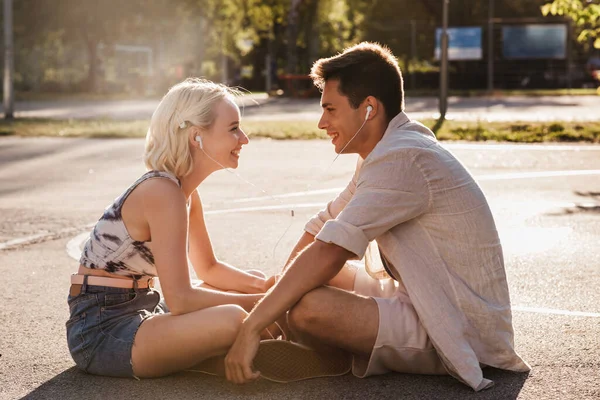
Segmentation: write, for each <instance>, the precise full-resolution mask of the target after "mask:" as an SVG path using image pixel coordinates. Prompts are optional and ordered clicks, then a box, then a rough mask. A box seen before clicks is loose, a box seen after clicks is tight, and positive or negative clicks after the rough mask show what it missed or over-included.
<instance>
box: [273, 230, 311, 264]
mask: <svg viewBox="0 0 600 400" xmlns="http://www.w3.org/2000/svg"><path fill="white" fill-rule="evenodd" d="M314 241H315V235H313V234H310V233H308V232H306V231H304V233H303V234H302V236H301V237H300V240H298V243H296V246H295V247H294V248H293V249H292V252H291V253H290V256H289V257H288V259H287V261H286V262H285V266H284V267H283V270H282V271H281V273H284V272H285V271H286V270H287V268H288V266H289V265H290V264H291V262H292V261H293V260H294V259H295V258H296V256H297V255H298V254H300V252H301V251H302V250H304V249H305V248H307V247H308V246H309V245H310V244H312V243H313V242H314Z"/></svg>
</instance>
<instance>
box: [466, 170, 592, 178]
mask: <svg viewBox="0 0 600 400" xmlns="http://www.w3.org/2000/svg"><path fill="white" fill-rule="evenodd" d="M586 175H600V169H583V170H573V171H568V170H567V171H534V172H515V173H510V174H490V175H481V176H476V177H475V180H477V181H501V180H507V179H529V178H550V177H557V176H586Z"/></svg>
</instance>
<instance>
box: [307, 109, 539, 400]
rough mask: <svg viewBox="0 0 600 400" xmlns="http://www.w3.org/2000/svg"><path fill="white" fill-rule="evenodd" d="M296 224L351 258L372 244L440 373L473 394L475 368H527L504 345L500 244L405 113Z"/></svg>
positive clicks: (471, 184) (486, 214)
mask: <svg viewBox="0 0 600 400" xmlns="http://www.w3.org/2000/svg"><path fill="white" fill-rule="evenodd" d="M305 230H306V231H307V232H308V233H310V234H312V235H315V236H316V239H318V240H321V241H323V242H326V243H334V244H336V245H338V246H340V247H343V248H345V249H347V250H349V251H351V252H352V253H354V254H356V255H357V256H358V258H362V257H363V256H364V255H365V251H366V249H367V247H368V246H369V243H370V242H371V241H373V240H375V241H376V242H377V244H378V246H379V249H380V250H381V252H382V254H383V255H384V256H385V258H386V260H388V261H389V263H390V264H391V265H390V267H391V272H392V274H393V275H394V276H395V277H396V278H398V279H401V280H402V282H403V283H404V285H405V287H406V290H407V292H408V295H409V297H410V299H411V301H412V303H413V305H414V307H415V309H416V311H417V314H418V315H419V318H420V320H421V322H422V324H423V326H424V327H425V330H426V331H427V333H428V335H429V337H430V339H431V341H432V343H433V345H434V346H435V348H436V349H437V351H438V353H439V355H440V358H441V359H442V361H443V362H444V365H445V366H446V368H447V369H448V372H449V373H450V374H452V375H453V376H454V377H456V378H457V379H459V380H461V381H462V382H464V383H466V384H467V385H469V386H471V387H472V388H473V389H475V390H476V391H479V390H481V389H485V388H487V387H490V386H491V385H492V384H493V382H492V381H490V380H488V379H485V378H484V377H483V374H482V370H481V366H483V365H488V366H492V367H496V368H501V369H507V370H512V371H528V370H529V369H530V368H529V366H528V365H527V363H526V362H524V361H523V360H522V359H521V358H520V357H519V355H518V354H517V353H516V352H515V350H514V341H513V327H512V314H511V307H510V298H509V292H508V284H507V281H506V274H505V270H504V259H503V255H502V246H501V244H500V239H499V237H498V232H497V230H496V226H495V223H494V219H493V217H492V213H491V211H490V208H489V206H488V203H487V201H486V198H485V196H484V194H483V192H482V191H481V189H480V188H479V186H478V185H477V183H476V182H475V180H474V179H473V177H472V176H471V175H470V174H469V172H468V171H467V170H466V169H465V167H464V166H463V165H462V164H461V163H460V162H459V161H458V160H457V159H456V158H455V157H454V156H453V155H452V154H451V153H450V152H449V151H448V150H446V149H445V148H443V147H442V146H441V145H440V144H439V143H438V141H437V140H436V138H435V136H434V135H433V133H432V132H431V131H430V130H429V129H428V128H426V127H425V126H423V125H422V124H420V123H418V122H416V121H411V120H410V119H409V118H408V117H407V115H406V114H405V113H400V114H398V115H397V116H396V117H395V118H394V119H393V120H392V121H391V122H390V124H389V126H388V128H387V130H386V132H385V133H384V136H383V137H382V139H381V141H380V142H379V143H378V144H377V145H376V146H375V148H374V149H373V151H372V152H371V153H370V154H369V155H368V156H367V158H366V159H365V160H364V161H362V162H361V161H359V163H358V164H357V168H356V172H355V174H354V176H353V178H352V180H351V181H350V183H349V184H348V186H347V187H346V189H345V190H344V191H343V192H342V193H340V194H339V195H338V197H337V198H335V199H334V200H333V201H331V202H330V203H329V204H327V207H326V208H325V209H324V210H323V211H321V212H319V213H318V214H317V215H316V216H315V217H313V218H312V219H311V220H310V221H309V222H308V223H307V224H306V227H305Z"/></svg>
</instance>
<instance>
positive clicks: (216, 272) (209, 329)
mask: <svg viewBox="0 0 600 400" xmlns="http://www.w3.org/2000/svg"><path fill="white" fill-rule="evenodd" d="M247 143H248V137H247V136H246V134H245V133H244V132H243V131H242V130H241V128H240V112H239V109H238V107H237V105H236V104H235V102H234V97H233V92H232V91H231V90H230V89H228V88H227V87H225V86H222V85H219V84H215V83H213V82H209V81H205V80H199V79H188V80H186V81H184V82H182V83H179V84H177V85H175V86H174V87H172V88H171V89H170V90H169V92H168V93H167V94H166V95H165V96H164V98H163V99H162V101H161V102H160V104H159V105H158V107H157V109H156V111H155V112H154V114H153V115H152V120H151V123H150V128H149V129H148V133H147V136H146V150H145V155H144V161H145V164H146V168H147V169H148V172H146V173H145V174H144V175H142V176H141V177H140V178H139V179H138V180H137V181H135V182H134V183H133V184H132V185H131V186H130V187H129V188H128V189H127V190H125V192H124V193H123V194H122V195H121V196H120V197H118V198H117V199H116V200H115V202H114V203H113V204H112V205H110V206H109V207H108V208H107V209H106V210H105V212H104V214H103V215H102V217H101V218H100V220H99V221H98V222H97V224H96V226H95V227H94V229H93V231H92V233H91V235H90V238H89V239H88V241H87V242H86V244H85V247H84V249H83V252H82V256H81V259H80V266H79V270H78V273H77V274H75V275H73V276H72V277H71V288H70V293H69V298H68V303H69V308H70V318H69V320H68V321H67V323H66V327H67V342H68V345H69V350H70V352H71V355H72V357H73V360H74V361H75V363H76V364H77V367H79V368H80V369H82V370H84V371H86V372H89V373H92V374H98V375H107V376H118V377H136V378H138V377H139V378H142V377H144V378H145V377H159V376H164V375H168V374H171V373H174V372H177V371H181V370H184V369H188V368H190V367H192V366H194V365H196V364H198V363H199V362H201V361H202V360H206V359H208V358H210V357H213V356H218V355H221V354H224V353H226V352H227V350H228V349H229V347H230V346H231V344H232V343H233V341H234V339H235V337H236V334H237V332H238V329H239V327H240V325H241V323H242V321H243V320H244V318H245V317H246V316H247V312H248V311H250V310H251V309H252V308H253V306H254V305H255V303H256V302H257V301H258V300H259V299H260V298H261V297H262V296H263V295H264V292H266V291H267V290H268V289H269V287H270V286H271V285H272V284H273V282H274V280H273V279H266V277H265V276H264V274H262V273H260V272H258V271H254V272H245V271H243V270H241V269H238V268H235V267H233V266H231V265H228V264H226V263H225V262H222V261H219V260H218V259H217V258H216V257H215V254H214V251H213V248H212V245H211V242H210V238H209V235H208V232H207V230H206V225H205V223H204V215H203V211H202V202H201V199H200V197H199V196H198V192H197V191H196V188H197V187H198V185H200V184H201V183H202V182H203V181H204V179H206V178H207V177H208V176H209V175H210V174H211V173H213V172H215V171H216V170H219V169H221V168H236V167H237V166H238V159H239V157H240V151H241V149H242V147H243V146H244V145H245V144H247ZM188 243H189V246H188ZM188 260H189V262H191V264H192V266H193V268H194V270H195V272H196V274H197V276H198V278H200V279H201V280H203V281H204V282H205V285H204V286H203V287H198V286H195V285H193V284H192V282H191V280H190V274H189V266H188ZM156 277H159V278H160V284H161V290H162V294H163V295H164V300H165V301H164V302H163V301H162V300H161V294H160V292H158V291H156V290H154V289H153V283H154V280H155V278H156ZM165 303H166V304H165ZM167 305H168V307H167ZM279 333H280V332H278V331H277V329H273V328H269V329H267V330H265V331H263V334H262V338H270V337H273V336H277V335H278V334H279ZM270 342H271V347H269V346H264V347H265V350H264V351H263V352H262V355H263V358H264V360H263V363H262V366H263V368H264V369H269V368H270V367H272V368H274V369H275V370H285V368H286V366H285V365H284V366H282V365H275V364H269V359H270V358H269V357H270V355H272V354H273V351H275V352H277V351H287V352H288V354H289V355H291V356H296V358H297V359H302V360H304V361H305V362H308V363H311V362H312V363H313V364H314V365H315V368H313V371H312V375H310V374H309V375H307V374H306V373H303V374H301V375H294V373H296V372H297V369H294V368H295V366H294V365H293V364H288V365H287V367H289V368H291V369H289V368H288V370H287V372H285V373H286V374H288V375H286V376H284V377H283V378H281V376H280V379H279V380H295V379H296V378H297V379H304V378H308V377H312V376H317V375H335V374H339V373H342V372H347V371H346V370H343V369H345V368H346V366H345V365H342V367H343V368H342V370H331V367H336V368H338V369H339V363H338V364H336V365H337V366H336V365H331V364H330V365H326V364H323V363H321V362H320V361H319V359H318V358H316V353H314V352H312V351H310V350H309V349H307V348H304V347H302V346H298V345H292V344H290V342H285V341H281V340H279V341H273V340H272V341H270ZM273 342H275V343H273ZM280 343H285V344H283V345H281V344H280ZM268 344H269V342H267V345H268ZM259 355H260V354H259ZM258 358H259V357H257V359H258ZM280 359H281V357H280ZM315 363H316V364H315ZM323 368H325V369H323ZM327 368H329V369H327ZM348 369H349V368H348ZM275 372H276V371H275ZM264 375H265V376H268V375H269V371H264ZM273 376H274V377H275V379H274V380H278V379H277V373H275V375H273Z"/></svg>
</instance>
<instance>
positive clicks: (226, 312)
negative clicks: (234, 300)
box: [219, 304, 248, 338]
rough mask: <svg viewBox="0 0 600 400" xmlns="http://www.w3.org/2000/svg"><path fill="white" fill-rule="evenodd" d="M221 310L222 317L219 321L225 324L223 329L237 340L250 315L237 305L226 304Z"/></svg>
mask: <svg viewBox="0 0 600 400" xmlns="http://www.w3.org/2000/svg"><path fill="white" fill-rule="evenodd" d="M219 309H220V310H219V314H220V317H221V318H219V319H221V321H222V323H223V328H224V329H225V330H226V331H227V333H228V334H231V335H233V336H234V338H235V336H236V335H237V333H238V331H239V329H240V327H241V326H242V322H244V319H245V318H246V317H247V316H248V313H247V312H246V310H244V309H243V308H242V307H241V306H238V305H237V304H226V305H223V306H220V307H219Z"/></svg>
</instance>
